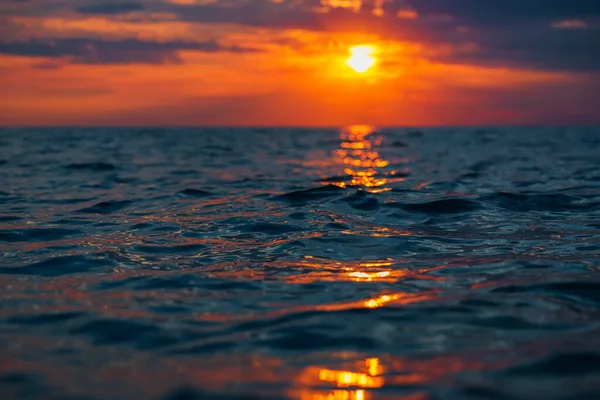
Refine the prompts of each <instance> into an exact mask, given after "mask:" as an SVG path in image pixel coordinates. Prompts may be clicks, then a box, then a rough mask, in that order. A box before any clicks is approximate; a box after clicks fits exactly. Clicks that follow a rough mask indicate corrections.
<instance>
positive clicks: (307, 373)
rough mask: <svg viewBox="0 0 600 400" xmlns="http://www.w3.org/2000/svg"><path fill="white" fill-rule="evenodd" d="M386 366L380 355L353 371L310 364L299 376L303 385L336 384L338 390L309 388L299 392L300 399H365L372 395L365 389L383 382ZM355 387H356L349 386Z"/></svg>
mask: <svg viewBox="0 0 600 400" xmlns="http://www.w3.org/2000/svg"><path fill="white" fill-rule="evenodd" d="M384 372H385V371H384V368H383V366H382V365H381V363H380V360H379V359H378V358H367V359H366V360H364V361H363V362H360V363H359V364H358V365H356V366H355V370H354V371H350V370H336V369H328V368H319V367H308V368H306V369H305V370H304V371H303V372H302V373H301V374H300V376H299V377H298V378H297V379H296V382H297V383H299V384H300V385H302V386H309V387H320V386H323V384H324V383H326V384H330V385H334V386H335V388H336V389H335V390H329V391H322V390H311V389H306V390H302V391H300V392H299V393H298V394H299V396H298V397H297V398H298V399H300V400H366V399H368V398H370V396H369V393H368V392H367V391H366V390H365V389H376V388H380V387H382V386H383V385H384V379H383V377H382V376H381V375H382V374H383V373H384ZM346 388H353V389H346Z"/></svg>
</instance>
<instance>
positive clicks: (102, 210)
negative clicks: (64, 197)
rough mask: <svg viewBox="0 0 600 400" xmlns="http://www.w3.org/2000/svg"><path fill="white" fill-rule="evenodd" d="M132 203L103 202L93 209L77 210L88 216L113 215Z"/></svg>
mask: <svg viewBox="0 0 600 400" xmlns="http://www.w3.org/2000/svg"><path fill="white" fill-rule="evenodd" d="M132 203H133V202H132V201H129V200H122V201H103V202H100V203H98V204H94V205H93V206H91V207H86V208H82V209H80V210H77V212H79V213H86V214H112V213H114V212H117V211H120V210H122V209H124V208H126V207H127V206H129V205H130V204H132Z"/></svg>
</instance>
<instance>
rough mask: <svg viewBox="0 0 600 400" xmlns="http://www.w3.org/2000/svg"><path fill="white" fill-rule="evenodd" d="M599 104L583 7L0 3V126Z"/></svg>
mask: <svg viewBox="0 0 600 400" xmlns="http://www.w3.org/2000/svg"><path fill="white" fill-rule="evenodd" d="M355 46H370V48H371V49H372V54H371V55H372V57H373V58H374V59H375V64H374V65H373V67H371V68H370V69H368V70H367V71H366V72H364V73H358V72H356V71H355V70H353V69H352V68H350V67H349V66H348V64H347V60H348V58H349V57H350V56H351V53H350V52H351V49H352V48H353V47H355ZM599 104H600V1H598V0H504V1H501V0H497V1H491V0H490V1H482V0H0V125H10V126H40V125H52V126H91V125H100V126H115V125H117V126H149V125H165V126H341V125H348V124H373V125H377V126H439V125H522V124H527V125H529V124H535V125H549V124H600V106H598V105H599Z"/></svg>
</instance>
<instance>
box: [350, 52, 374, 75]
mask: <svg viewBox="0 0 600 400" xmlns="http://www.w3.org/2000/svg"><path fill="white" fill-rule="evenodd" d="M374 52H375V49H374V48H373V47H372V46H367V45H363V46H354V47H352V48H351V49H350V54H351V56H350V58H349V59H348V60H347V61H346V64H347V65H348V66H349V67H350V68H352V69H353V70H355V71H356V72H358V73H359V74H362V73H363V72H366V71H367V70H368V69H369V68H371V67H372V66H373V65H375V58H373V57H372V54H373V53H374Z"/></svg>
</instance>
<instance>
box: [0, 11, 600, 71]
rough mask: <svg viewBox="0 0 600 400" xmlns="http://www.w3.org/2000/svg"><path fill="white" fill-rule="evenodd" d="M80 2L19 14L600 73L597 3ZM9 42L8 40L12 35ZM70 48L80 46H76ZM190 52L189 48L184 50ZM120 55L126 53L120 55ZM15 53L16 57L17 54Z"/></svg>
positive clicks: (159, 53)
mask: <svg viewBox="0 0 600 400" xmlns="http://www.w3.org/2000/svg"><path fill="white" fill-rule="evenodd" d="M0 1H1V0H0ZM82 3H83V2H81V1H79V0H70V1H57V0H47V1H46V0H44V1H43V2H37V1H36V2H33V0H32V2H31V3H30V4H31V6H25V7H19V9H22V8H27V9H28V10H31V11H29V12H30V13H37V14H36V15H40V13H45V15H52V13H56V12H64V11H65V10H66V9H67V8H69V7H70V10H71V11H72V10H77V11H79V12H82V13H87V14H106V15H115V14H119V13H124V12H128V11H140V10H144V11H146V12H148V13H156V15H163V14H164V15H169V14H174V15H176V16H177V18H178V20H180V21H185V22H190V23H211V24H219V23H221V24H239V25H245V26H252V27H266V28H275V29H279V28H281V29H286V28H296V29H306V30H312V31H321V32H328V31H338V30H347V31H354V32H369V33H375V34H379V35H380V36H381V37H382V38H384V39H386V38H388V39H397V40H405V41H415V42H420V43H423V44H424V45H425V50H426V53H427V54H428V56H429V54H433V55H431V57H432V59H433V60H437V61H443V62H460V63H462V62H467V63H475V64H478V65H490V66H492V65H493V66H506V67H524V68H533V69H546V70H572V71H598V70H600V29H599V28H598V26H599V24H600V1H599V0H502V1H500V0H498V1H483V0H454V1H450V0H390V1H386V2H384V8H385V15H384V16H383V17H376V16H374V15H372V13H371V10H372V9H373V7H374V5H375V4H376V1H375V0H364V1H363V6H362V8H361V11H360V12H359V13H356V12H353V11H352V10H350V9H344V8H331V9H329V12H327V13H318V12H315V9H316V8H317V7H321V4H322V2H321V0H283V1H282V2H280V3H276V2H273V1H269V0H217V1H214V2H206V3H203V4H181V3H177V4H176V3H169V2H167V1H164V0H130V1H127V0H122V1H119V0H114V1H111V0H98V1H86V2H85V3H83V4H84V5H82ZM23 4H28V3H27V2H25V3H23ZM406 8H410V9H413V10H415V11H416V12H417V13H418V16H419V18H417V19H412V20H406V19H399V18H396V17H395V14H396V12H397V11H398V10H400V9H406ZM36 10H37V11H36ZM142 20H143V19H140V21H142ZM565 20H570V21H581V23H580V24H579V25H580V26H582V28H580V29H556V28H555V27H556V26H557V23H559V22H561V21H565ZM5 22H6V21H5ZM129 22H135V21H133V20H130V21H129ZM3 30H4V31H6V28H4V29H3V28H2V23H1V21H0V33H2V31H3ZM4 37H11V31H9V32H8V35H4ZM21 37H22V36H21ZM107 43H108V42H107ZM70 45H71V47H72V46H73V45H81V43H79V42H77V41H76V42H75V43H72V44H70ZM0 46H6V44H0ZM145 46H150V47H152V46H158V47H152V48H147V47H145ZM169 46H170V45H169V44H163V45H158V44H154V45H152V44H150V45H144V44H142V45H140V46H134V45H131V46H130V47H131V48H132V49H130V47H128V42H127V41H125V42H123V43H121V44H114V43H113V42H110V43H108V44H105V43H104V42H103V43H99V44H98V50H97V51H98V52H99V53H102V52H104V53H106V54H109V55H111V56H107V55H104V57H101V59H104V60H111V59H112V55H114V54H116V53H119V55H118V56H115V57H116V58H118V59H120V60H128V59H129V58H131V57H141V58H142V59H145V60H148V61H149V62H160V60H174V59H175V58H176V57H175V56H174V54H175V53H174V52H175V50H176V49H174V48H170V47H169ZM187 46H188V44H184V45H183V48H184V49H185V48H187ZM439 46H447V47H453V48H459V49H460V48H471V49H475V50H473V51H469V52H455V53H454V54H453V55H451V56H449V55H447V54H446V55H444V56H443V57H441V56H438V55H435V54H436V52H435V51H434V50H435V49H436V48H437V47H439ZM121 48H125V49H124V50H123V51H122V52H119V49H121ZM11 49H13V51H15V50H14V47H11ZM232 50H233V49H232ZM127 51H132V52H134V53H136V56H134V55H131V56H128V55H127V54H125V53H126V52H127ZM77 54H78V57H80V58H81V59H82V60H90V56H89V54H90V53H89V52H88V51H87V50H86V52H83V51H82V50H79V51H78V52H77ZM154 57H157V58H154ZM163 57H164V58H163ZM152 60H153V61H152ZM86 62H90V61H86ZM110 62H112V61H110Z"/></svg>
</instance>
